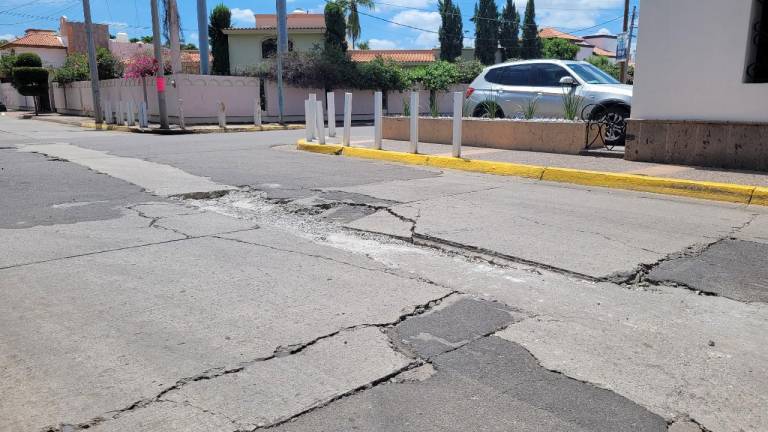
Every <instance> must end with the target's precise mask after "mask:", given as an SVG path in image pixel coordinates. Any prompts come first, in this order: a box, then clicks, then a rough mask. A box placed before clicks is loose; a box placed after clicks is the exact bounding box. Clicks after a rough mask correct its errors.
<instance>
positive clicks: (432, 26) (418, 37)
mask: <svg viewBox="0 0 768 432" xmlns="http://www.w3.org/2000/svg"><path fill="white" fill-rule="evenodd" d="M392 21H394V22H395V23H398V24H403V25H406V26H411V27H416V28H418V29H423V30H427V31H421V30H416V29H410V30H409V29H408V28H407V27H403V26H400V25H397V24H390V26H392V27H397V28H399V29H400V30H399V31H404V32H407V31H410V33H411V34H412V35H413V37H414V40H413V45H414V46H415V47H417V48H433V47H435V46H437V33H433V32H437V30H438V29H440V14H439V13H437V12H425V11H416V10H407V11H403V12H400V13H398V14H396V15H395V16H394V17H392Z"/></svg>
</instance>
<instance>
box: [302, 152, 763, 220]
mask: <svg viewBox="0 0 768 432" xmlns="http://www.w3.org/2000/svg"><path fill="white" fill-rule="evenodd" d="M297 148H298V149H299V150H303V151H308V152H313V153H322V154H333V155H343V156H348V157H357V158H364V159H373V160H381V161H388V162H399V163H405V164H410V165H423V166H431V167H436V168H447V169H455V170H461V171H470V172H478V173H484V174H494V175H507V176H515V177H524V178H530V179H536V180H544V181H551V182H558V183H570V184H578V185H582V186H599V187H605V188H611V189H624V190H633V191H639V192H651V193H656V194H662V195H675V196H683V197H689V198H698V199H704V200H710V201H723V202H731V203H738V204H751V205H760V206H768V187H757V186H750V185H741V184H734V183H715V182H706V181H696V180H684V179H675V178H667V177H649V176H642V175H637V174H623V173H613V172H602V171H588V170H579V169H571V168H557V167H542V166H536V165H524V164H516V163H509V162H495V161H485V160H472V159H462V158H452V157H446V156H431V155H422V154H411V153H402V152H395V151H385V150H374V149H368V148H360V147H342V146H340V145H337V144H315V143H310V142H307V141H306V140H304V139H302V140H299V141H298V142H297Z"/></svg>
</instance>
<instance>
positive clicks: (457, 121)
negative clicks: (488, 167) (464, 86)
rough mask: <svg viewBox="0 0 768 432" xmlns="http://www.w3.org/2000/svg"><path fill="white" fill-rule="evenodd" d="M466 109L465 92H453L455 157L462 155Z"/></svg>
mask: <svg viewBox="0 0 768 432" xmlns="http://www.w3.org/2000/svg"><path fill="white" fill-rule="evenodd" d="M463 111H464V93H462V92H453V141H452V144H453V157H461V120H462V115H463Z"/></svg>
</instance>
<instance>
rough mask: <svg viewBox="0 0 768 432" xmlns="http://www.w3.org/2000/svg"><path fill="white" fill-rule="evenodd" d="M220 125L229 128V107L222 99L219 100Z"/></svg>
mask: <svg viewBox="0 0 768 432" xmlns="http://www.w3.org/2000/svg"><path fill="white" fill-rule="evenodd" d="M219 127H220V128H222V129H226V128H227V107H226V106H225V105H224V102H222V101H219Z"/></svg>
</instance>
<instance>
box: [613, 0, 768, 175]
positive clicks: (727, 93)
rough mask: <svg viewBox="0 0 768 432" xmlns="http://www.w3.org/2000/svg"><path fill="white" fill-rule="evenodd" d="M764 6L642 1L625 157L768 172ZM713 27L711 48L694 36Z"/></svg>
mask: <svg viewBox="0 0 768 432" xmlns="http://www.w3.org/2000/svg"><path fill="white" fill-rule="evenodd" d="M766 9H768V4H766V2H765V1H763V0H739V1H729V2H723V1H720V0H675V1H669V0H645V1H644V2H643V7H642V8H641V10H640V21H641V22H642V23H643V31H642V32H641V33H640V35H639V39H638V42H637V60H638V64H637V69H636V71H635V86H634V97H633V100H632V116H631V119H630V121H629V130H628V138H627V147H626V156H625V157H626V158H627V159H630V160H638V161H650V162H664V163H676V164H677V163H679V164H687V165H702V166H717V167H725V168H739V169H756V170H768V32H765V31H764V30H763V32H762V33H760V32H759V29H761V28H762V29H765V28H768V10H766ZM712 29H718V30H717V37H713V38H708V39H707V42H706V43H702V42H701V39H700V38H697V37H692V35H705V34H711V32H712ZM702 59H705V60H702Z"/></svg>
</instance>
